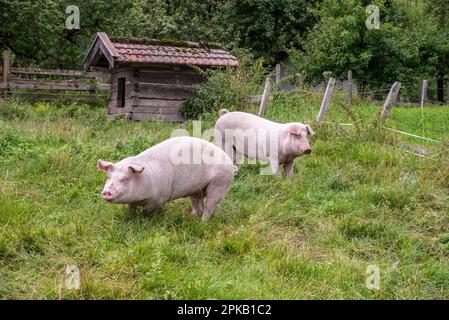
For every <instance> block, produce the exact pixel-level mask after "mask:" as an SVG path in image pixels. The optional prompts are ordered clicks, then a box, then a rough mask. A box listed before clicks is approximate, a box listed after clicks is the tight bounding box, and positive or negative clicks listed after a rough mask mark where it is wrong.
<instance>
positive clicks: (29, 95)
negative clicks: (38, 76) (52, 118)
mask: <svg viewBox="0 0 449 320" xmlns="http://www.w3.org/2000/svg"><path fill="white" fill-rule="evenodd" d="M9 96H10V97H15V98H19V99H23V100H83V101H85V100H97V99H106V95H102V94H63V93H39V92H15V91H10V92H9Z"/></svg>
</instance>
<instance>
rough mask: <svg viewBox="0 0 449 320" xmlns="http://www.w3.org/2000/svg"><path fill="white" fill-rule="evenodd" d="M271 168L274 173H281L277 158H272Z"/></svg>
mask: <svg viewBox="0 0 449 320" xmlns="http://www.w3.org/2000/svg"><path fill="white" fill-rule="evenodd" d="M270 169H271V172H272V173H273V174H274V175H279V174H280V171H279V163H278V161H276V160H270Z"/></svg>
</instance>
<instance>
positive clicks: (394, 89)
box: [380, 82, 401, 123]
mask: <svg viewBox="0 0 449 320" xmlns="http://www.w3.org/2000/svg"><path fill="white" fill-rule="evenodd" d="M399 90H401V83H400V82H395V83H394V84H393V85H392V86H391V89H390V92H389V93H388V97H387V100H385V103H384V106H383V107H382V111H381V113H380V118H381V121H383V122H384V123H385V122H387V120H388V117H389V115H390V112H391V109H392V108H393V103H394V101H395V100H396V98H397V96H398V94H399Z"/></svg>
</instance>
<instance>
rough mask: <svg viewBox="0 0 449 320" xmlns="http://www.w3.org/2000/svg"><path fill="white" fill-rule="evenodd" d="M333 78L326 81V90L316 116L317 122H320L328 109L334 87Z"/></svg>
mask: <svg viewBox="0 0 449 320" xmlns="http://www.w3.org/2000/svg"><path fill="white" fill-rule="evenodd" d="M335 82H336V80H335V78H330V79H329V82H328V83H327V88H326V92H325V93H324V97H323V101H322V102H321V108H320V112H319V113H318V116H317V118H316V121H317V122H320V121H321V120H323V119H324V116H325V115H326V113H327V110H328V109H329V103H330V101H331V96H332V93H333V92H334V88H335Z"/></svg>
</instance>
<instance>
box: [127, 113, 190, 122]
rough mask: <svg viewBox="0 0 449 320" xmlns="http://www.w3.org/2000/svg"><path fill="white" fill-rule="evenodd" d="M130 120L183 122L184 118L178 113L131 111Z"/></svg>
mask: <svg viewBox="0 0 449 320" xmlns="http://www.w3.org/2000/svg"><path fill="white" fill-rule="evenodd" d="M130 118H131V120H136V121H144V120H163V121H168V122H184V121H185V120H186V119H185V118H184V117H183V116H181V115H179V114H164V115H160V114H151V113H138V112H131V114H130Z"/></svg>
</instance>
